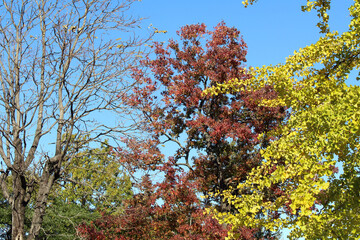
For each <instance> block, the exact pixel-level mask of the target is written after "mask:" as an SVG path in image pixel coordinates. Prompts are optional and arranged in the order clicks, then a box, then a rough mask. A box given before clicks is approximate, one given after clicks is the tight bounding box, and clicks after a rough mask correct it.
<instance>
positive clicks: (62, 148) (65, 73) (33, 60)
mask: <svg viewBox="0 0 360 240" xmlns="http://www.w3.org/2000/svg"><path fill="white" fill-rule="evenodd" d="M133 2H134V0H123V1H114V0H3V1H2V3H1V6H0V83H1V87H0V134H1V136H0V157H1V159H0V163H1V165H0V174H1V175H0V185H1V190H2V193H3V195H4V197H5V198H6V200H7V201H8V202H9V204H10V205H11V208H12V239H14V240H22V239H25V238H26V239H35V238H36V236H37V235H38V234H39V230H40V228H41V224H42V219H43V216H44V214H45V210H46V205H47V199H48V195H49V192H50V190H51V188H52V186H53V184H54V182H55V181H56V180H57V179H59V178H60V177H61V176H62V175H63V173H64V169H65V168H66V165H68V164H69V162H70V161H71V159H72V158H73V157H74V156H75V154H76V147H74V146H77V144H78V145H79V146H81V145H82V144H83V143H81V142H76V141H79V139H86V141H92V140H94V139H97V140H99V139H101V137H104V136H106V137H109V135H110V134H114V133H116V132H117V133H121V132H122V131H126V130H127V127H131V126H126V123H127V121H126V120H124V121H123V122H122V123H123V124H122V125H121V126H120V125H116V124H111V125H106V124H104V123H101V121H97V120H96V118H97V116H99V115H102V116H103V115H104V114H106V113H108V112H109V111H111V112H117V113H121V114H122V116H124V114H125V113H126V109H125V108H124V106H123V105H122V104H121V100H120V99H121V98H119V97H117V96H118V95H119V94H121V93H122V92H125V91H127V90H128V89H129V88H130V87H131V84H132V83H131V82H127V81H126V77H125V75H126V73H127V70H128V69H129V68H130V67H131V66H132V65H133V64H135V61H136V58H137V57H138V55H139V52H138V51H139V47H140V46H141V45H142V44H143V41H142V40H141V39H138V38H136V37H134V36H133V35H132V33H133V29H134V28H135V27H138V24H139V20H140V19H134V18H131V17H128V16H127V15H125V13H126V11H127V10H128V9H129V7H130V6H131V5H132V4H133ZM121 38H122V39H124V40H122V39H121ZM114 122H115V120H114ZM80 135H81V136H85V135H86V136H89V138H78V137H76V136H80ZM50 143H53V144H50ZM70 146H71V147H70ZM35 189H36V190H35ZM31 198H32V199H34V204H33V206H32V208H33V209H34V213H33V217H32V222H31V227H30V229H29V230H28V231H25V230H24V219H25V209H26V208H27V207H29V201H30V199H31Z"/></svg>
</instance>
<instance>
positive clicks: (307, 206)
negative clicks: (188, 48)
mask: <svg viewBox="0 0 360 240" xmlns="http://www.w3.org/2000/svg"><path fill="white" fill-rule="evenodd" d="M253 2H255V1H245V2H244V4H245V5H248V4H251V3H253ZM330 6H331V1H330V0H328V1H320V0H319V1H307V5H306V6H304V7H303V8H302V10H303V11H310V10H312V9H315V10H317V12H318V16H319V17H320V22H319V23H318V27H319V28H320V30H321V32H322V33H323V34H324V35H323V36H322V37H321V38H320V39H319V40H318V41H317V42H316V43H314V44H312V45H310V46H307V47H304V48H302V49H299V50H298V51H295V52H294V54H293V55H292V56H289V57H288V58H287V59H286V61H285V63H283V64H278V65H276V66H264V67H261V68H251V69H248V71H249V73H250V74H252V76H253V77H252V78H250V79H249V80H247V82H246V84H244V82H243V81H239V80H238V79H229V81H228V82H227V83H224V84H220V85H218V86H216V87H213V88H211V89H208V90H207V91H206V92H207V93H208V92H212V93H213V94H215V95H216V94H218V93H221V92H225V91H241V90H242V89H244V88H246V89H248V90H249V89H254V90H256V89H259V88H261V87H263V86H268V85H270V86H272V87H273V88H274V89H275V90H276V92H277V93H278V95H277V98H276V99H271V100H264V101H263V102H262V104H264V105H265V106H279V105H280V106H287V107H288V109H289V113H290V117H289V119H288V121H286V123H284V124H283V126H282V127H280V128H277V129H276V130H274V131H272V132H271V133H270V134H271V135H272V136H274V137H275V138H274V139H275V140H274V141H272V142H271V144H270V145H269V146H268V147H267V148H266V149H265V150H263V151H262V156H263V158H264V161H263V163H262V164H261V166H259V167H258V168H256V169H253V171H252V172H251V173H250V174H249V176H248V178H247V180H246V181H245V182H243V183H240V184H239V185H238V186H237V189H238V190H239V191H240V192H243V193H247V194H243V195H237V196H234V195H232V194H231V192H230V191H224V192H222V193H221V195H222V196H223V197H224V198H225V201H227V202H228V203H230V204H231V205H232V206H233V207H234V208H236V209H237V211H235V212H234V211H233V212H226V213H220V212H216V210H214V209H209V211H210V212H215V213H216V218H217V219H218V220H219V221H220V222H222V223H227V224H231V225H232V231H233V232H235V231H236V229H238V228H239V227H243V226H246V227H251V228H259V227H266V228H267V229H271V230H273V231H277V230H280V229H283V228H288V229H290V230H291V231H290V234H289V236H288V237H289V238H290V239H296V238H299V237H304V238H305V239H327V238H331V239H358V238H359V237H360V224H359V223H360V217H359V215H358V212H359V210H360V206H359V181H360V178H359V167H360V161H359V160H360V158H359V147H360V144H359V138H360V125H359V122H360V87H359V86H353V85H349V84H347V81H346V80H347V78H348V77H349V75H350V73H354V71H356V69H358V68H359V64H360V60H359V55H360V48H359V43H360V36H359V34H360V27H359V26H360V16H359V14H360V1H359V0H355V1H354V3H353V5H352V6H351V7H350V8H349V13H350V16H351V18H352V19H351V22H350V25H349V29H348V30H347V31H345V32H344V33H342V34H339V33H338V32H336V31H330V27H329V25H328V19H329V15H328V13H327V12H328V10H329V9H330ZM351 76H353V75H351ZM267 134H268V135H269V133H267ZM279 163H281V164H279ZM274 185H276V186H278V187H279V190H280V191H281V192H280V194H279V195H278V197H277V199H276V200H273V201H269V200H267V199H266V198H265V196H266V189H267V188H269V187H271V186H274ZM274 213H276V214H278V216H279V217H278V218H276V219H274V218H273V217H272V216H273V214H274ZM259 215H261V216H262V217H258V216H259ZM230 237H232V238H236V237H237V236H236V234H235V233H233V234H230Z"/></svg>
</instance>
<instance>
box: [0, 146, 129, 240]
mask: <svg viewBox="0 0 360 240" xmlns="http://www.w3.org/2000/svg"><path fill="white" fill-rule="evenodd" d="M82 140H84V139H82ZM76 147H77V148H79V150H78V151H79V153H78V154H77V155H76V157H75V158H74V159H71V161H69V164H68V165H67V166H66V168H65V170H66V174H65V177H64V178H62V179H61V180H60V181H58V184H57V185H56V187H54V188H53V190H52V192H51V194H50V196H49V201H48V206H47V210H46V214H45V216H44V220H43V225H42V228H41V231H40V235H39V239H41V240H45V239H52V240H73V239H79V238H78V237H77V230H76V227H77V226H78V225H80V224H82V223H85V224H86V223H89V222H90V221H93V220H95V219H98V218H99V217H101V212H107V213H112V214H115V213H119V212H121V211H122V202H123V200H125V199H129V198H131V196H132V191H131V187H132V184H131V182H130V178H129V177H128V176H127V175H126V174H125V173H123V172H122V171H121V164H120V163H119V162H118V161H117V160H116V158H115V155H114V154H113V153H112V151H111V148H110V147H109V145H108V143H107V142H105V143H103V144H102V145H101V147H100V148H95V149H91V148H89V146H76ZM72 148H75V146H72ZM33 201H34V200H32V203H31V204H30V206H33ZM32 213H33V209H32V207H30V208H29V209H28V210H27V212H26V219H25V225H26V228H27V229H28V228H29V227H30V221H31V217H32ZM10 227H11V207H10V205H9V204H8V202H7V201H5V199H4V198H3V196H2V195H1V193H0V229H1V230H0V239H1V237H3V238H5V235H3V236H1V234H6V233H5V232H6V231H7V230H9V229H10ZM1 231H3V232H1ZM5 239H6V238H5Z"/></svg>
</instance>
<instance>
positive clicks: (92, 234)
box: [79, 163, 227, 240]
mask: <svg viewBox="0 0 360 240" xmlns="http://www.w3.org/2000/svg"><path fill="white" fill-rule="evenodd" d="M172 165H173V164H170V163H166V164H164V166H163V167H162V170H163V172H164V173H165V178H164V180H163V182H161V183H157V184H153V183H152V182H151V180H150V178H149V177H148V176H145V177H143V180H142V183H141V184H140V186H141V193H139V194H136V195H135V197H134V198H133V199H131V200H129V201H127V202H126V206H125V211H124V213H123V214H121V215H118V216H105V215H104V216H103V217H102V218H100V219H98V220H96V221H94V222H92V223H91V224H90V225H85V224H84V225H82V226H80V227H79V234H80V235H81V236H82V237H83V238H85V239H89V240H90V239H91V240H93V239H128V240H130V239H172V240H180V239H184V240H185V239H224V237H225V236H226V235H227V229H226V228H224V227H222V226H221V225H220V224H219V223H218V222H217V221H216V220H214V219H213V218H211V216H205V215H204V214H203V212H204V210H203V209H202V208H201V207H200V202H199V199H198V198H197V196H196V194H195V191H194V189H196V186H195V185H196V183H195V182H193V181H190V180H189V179H188V178H187V176H186V174H184V173H183V172H182V173H181V174H178V173H177V172H179V170H176V169H175V168H173V167H172ZM180 172H181V171H180Z"/></svg>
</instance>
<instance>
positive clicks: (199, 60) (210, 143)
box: [88, 22, 285, 239]
mask: <svg viewBox="0 0 360 240" xmlns="http://www.w3.org/2000/svg"><path fill="white" fill-rule="evenodd" d="M178 35H179V36H180V39H181V42H180V43H178V42H176V41H174V40H170V41H169V43H168V44H167V45H164V44H162V43H157V42H155V43H154V45H153V46H152V47H153V48H154V52H155V55H156V57H155V59H149V58H148V59H146V60H143V61H142V62H141V65H142V67H143V68H136V69H133V77H134V79H135V80H136V81H137V82H139V83H141V84H140V85H139V86H138V87H137V88H135V90H134V91H133V92H132V93H130V94H128V95H122V96H120V97H122V100H124V101H126V102H127V103H128V104H129V105H131V106H133V107H134V108H136V109H138V111H139V113H141V114H142V116H143V118H144V119H145V121H144V126H143V130H144V132H147V133H148V136H147V138H146V139H143V140H140V139H135V138H134V139H125V140H124V143H126V148H124V149H120V150H119V157H120V160H121V161H122V162H123V163H124V164H125V166H127V167H128V168H129V169H130V171H133V172H136V171H137V170H139V169H142V170H146V171H151V170H156V171H160V172H163V173H165V180H164V181H163V182H162V183H159V184H155V185H151V184H150V182H149V180H146V181H143V182H142V184H141V188H142V190H143V191H142V192H141V193H140V194H139V195H137V196H136V197H135V198H134V199H132V200H131V202H130V203H129V205H128V208H127V210H126V211H133V212H134V214H133V215H131V214H129V212H126V211H125V214H123V215H121V216H117V217H109V216H108V217H104V218H103V219H101V220H99V221H100V222H97V223H94V225H93V228H92V230H93V229H95V227H94V226H95V225H96V226H97V229H100V228H101V229H104V228H105V227H100V228H99V224H100V223H101V221H104V219H108V218H111V219H113V220H114V221H119V222H117V223H116V224H120V222H121V224H123V222H124V221H127V220H129V221H130V222H131V224H130V225H127V226H128V227H129V226H132V228H131V227H129V228H127V227H124V228H121V229H122V230H121V232H122V233H121V234H120V235H121V236H128V235H126V234H130V233H131V234H135V233H133V232H132V231H135V232H137V233H139V234H140V235H136V236H139V237H138V238H136V239H144V238H147V237H148V235H146V234H155V235H151V236H156V237H158V236H162V237H161V239H223V238H224V237H225V235H226V234H224V231H226V229H227V227H226V226H220V225H219V224H218V223H216V222H214V220H209V217H210V216H205V215H204V214H203V209H204V207H208V206H215V207H216V208H217V209H218V210H219V211H231V210H232V209H230V208H229V206H228V205H227V204H225V203H224V202H222V199H221V198H220V197H218V196H212V197H207V198H206V199H205V200H199V198H198V194H197V193H201V194H203V195H208V194H209V193H215V192H218V191H223V190H228V189H229V188H230V187H235V186H236V185H237V184H238V183H239V182H241V181H244V180H245V178H246V176H247V174H248V173H249V171H250V170H251V169H252V168H254V167H256V166H258V165H259V164H261V160H262V159H261V157H260V154H259V150H260V149H261V148H263V147H266V145H267V144H268V142H269V141H270V140H271V139H268V138H266V137H263V138H261V139H260V138H259V137H258V136H259V134H260V133H263V132H266V131H270V130H273V129H274V128H276V127H277V126H278V124H279V123H281V122H282V121H283V120H284V117H285V109H284V108H282V107H264V106H261V105H260V104H259V103H260V101H261V99H263V98H267V99H271V98H274V97H275V96H276V95H275V92H274V91H273V90H272V89H271V87H270V86H269V87H265V88H263V89H262V90H259V91H256V92H252V91H246V90H244V91H241V92H235V91H234V92H232V91H229V92H228V93H227V94H218V95H216V96H214V95H211V96H210V95H205V94H203V90H204V89H206V88H209V87H212V86H215V85H216V84H218V83H224V82H227V81H229V80H232V79H234V78H237V79H240V80H246V79H248V78H249V77H250V75H249V74H248V72H247V70H246V68H245V66H244V63H245V62H246V58H245V56H246V53H247V47H246V44H245V42H244V41H243V39H242V38H241V36H240V32H239V31H238V30H237V29H235V28H230V27H227V26H226V25H225V24H224V23H223V22H222V23H220V24H218V25H217V26H216V27H215V28H214V30H213V31H208V30H207V29H206V26H205V25H204V24H196V25H189V26H185V27H182V28H181V30H180V31H179V32H178ZM149 71H150V73H149ZM170 143H172V144H171V145H169V144H170ZM161 146H165V148H164V147H161ZM169 146H171V148H170V147H169ZM159 148H160V149H163V151H160V149H159ZM163 153H165V154H166V155H170V157H169V159H168V160H166V158H165V157H164V155H163ZM181 169H184V172H183V173H182V174H180V175H176V174H175V172H178V171H181ZM275 190H276V186H272V189H270V190H269V198H271V197H272V196H273V195H274V194H277V192H279V191H275ZM171 194H174V196H173V198H174V199H173V200H171V199H169V196H170V195H171ZM235 194H245V193H235ZM160 199H161V201H162V203H161V201H160V203H159V200H160ZM157 201H158V203H157ZM154 204H155V205H154ZM154 206H156V207H154ZM139 207H140V209H141V210H139ZM130 216H131V217H130ZM154 216H156V217H154ZM259 217H261V216H259ZM194 219H196V220H194ZM137 221H140V222H139V223H138V222H137ZM106 222H109V221H106ZM121 224H120V225H121ZM137 224H138V225H137ZM194 224H195V225H196V224H198V225H197V226H198V227H194V226H195V225H194ZM100 225H101V224H100ZM121 226H123V225H121ZM140 226H142V227H140ZM137 228H139V229H138V230H135V229H137ZM111 229H114V228H111ZM131 229H132V230H131ZM185 229H186V230H185ZM190 229H191V230H190ZM204 229H206V230H204ZM119 231H120V230H119ZM141 231H143V232H141ZM184 231H188V232H187V234H188V235H186V234H184V233H183V232H184ZM214 231H216V232H217V235H216V234H215V233H214ZM88 232H90V230H89V231H88ZM98 232H99V231H98ZM104 232H106V231H105V229H104ZM140 232H141V233H140ZM190 232H191V234H190ZM239 232H241V234H242V237H243V239H263V238H271V235H269V233H268V231H266V230H260V229H246V228H243V229H239ZM156 234H160V235H156ZM204 234H205V235H204ZM120 235H119V236H120ZM134 236H135V235H134ZM175 236H178V238H176V237H175ZM214 236H218V237H214ZM156 237H155V238H156ZM119 239H121V238H119ZM126 239H130V238H126ZM149 239H151V238H149Z"/></svg>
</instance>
